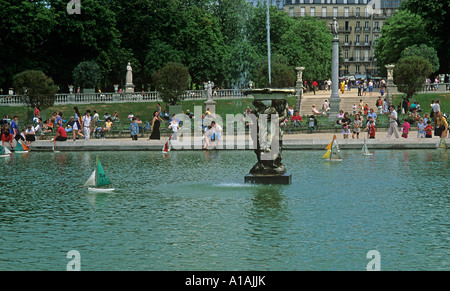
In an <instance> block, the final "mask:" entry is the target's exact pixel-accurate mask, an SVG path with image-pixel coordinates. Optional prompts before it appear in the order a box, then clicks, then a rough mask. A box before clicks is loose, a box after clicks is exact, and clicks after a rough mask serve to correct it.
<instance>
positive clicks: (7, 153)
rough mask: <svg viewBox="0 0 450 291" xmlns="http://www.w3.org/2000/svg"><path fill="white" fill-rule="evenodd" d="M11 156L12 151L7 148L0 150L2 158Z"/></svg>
mask: <svg viewBox="0 0 450 291" xmlns="http://www.w3.org/2000/svg"><path fill="white" fill-rule="evenodd" d="M10 156H11V151H10V150H9V149H8V148H7V147H6V146H5V147H1V148H0V157H1V158H7V157H10Z"/></svg>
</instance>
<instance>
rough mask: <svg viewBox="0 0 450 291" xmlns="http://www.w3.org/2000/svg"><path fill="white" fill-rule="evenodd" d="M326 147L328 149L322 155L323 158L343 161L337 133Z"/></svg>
mask: <svg viewBox="0 0 450 291" xmlns="http://www.w3.org/2000/svg"><path fill="white" fill-rule="evenodd" d="M325 149H326V150H327V152H326V153H325V154H324V155H323V156H322V159H327V160H329V161H333V162H340V161H342V158H341V154H340V150H339V146H338V144H337V142H336V135H335V136H333V140H332V141H331V142H330V144H329V145H328V146H327V147H326V148H325Z"/></svg>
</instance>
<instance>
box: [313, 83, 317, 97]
mask: <svg viewBox="0 0 450 291" xmlns="http://www.w3.org/2000/svg"><path fill="white" fill-rule="evenodd" d="M312 85H313V90H314V95H316V90H317V86H318V84H317V82H316V81H314V82H313V83H312Z"/></svg>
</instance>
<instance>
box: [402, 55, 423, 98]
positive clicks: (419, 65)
mask: <svg viewBox="0 0 450 291" xmlns="http://www.w3.org/2000/svg"><path fill="white" fill-rule="evenodd" d="M431 71H432V66H431V64H430V62H429V61H427V60H426V59H425V58H423V57H421V56H407V57H403V58H401V59H400V60H399V61H398V63H397V64H396V65H395V68H394V83H395V84H396V85H397V87H398V90H399V91H400V92H403V93H405V94H406V95H407V97H408V98H410V97H412V96H413V95H414V94H415V93H416V92H418V91H421V90H422V89H423V84H424V81H425V78H426V77H428V75H430V74H431Z"/></svg>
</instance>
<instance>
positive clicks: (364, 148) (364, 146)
mask: <svg viewBox="0 0 450 291" xmlns="http://www.w3.org/2000/svg"><path fill="white" fill-rule="evenodd" d="M362 154H363V156H373V153H371V152H369V149H368V148H367V145H366V139H364V145H363V147H362Z"/></svg>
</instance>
